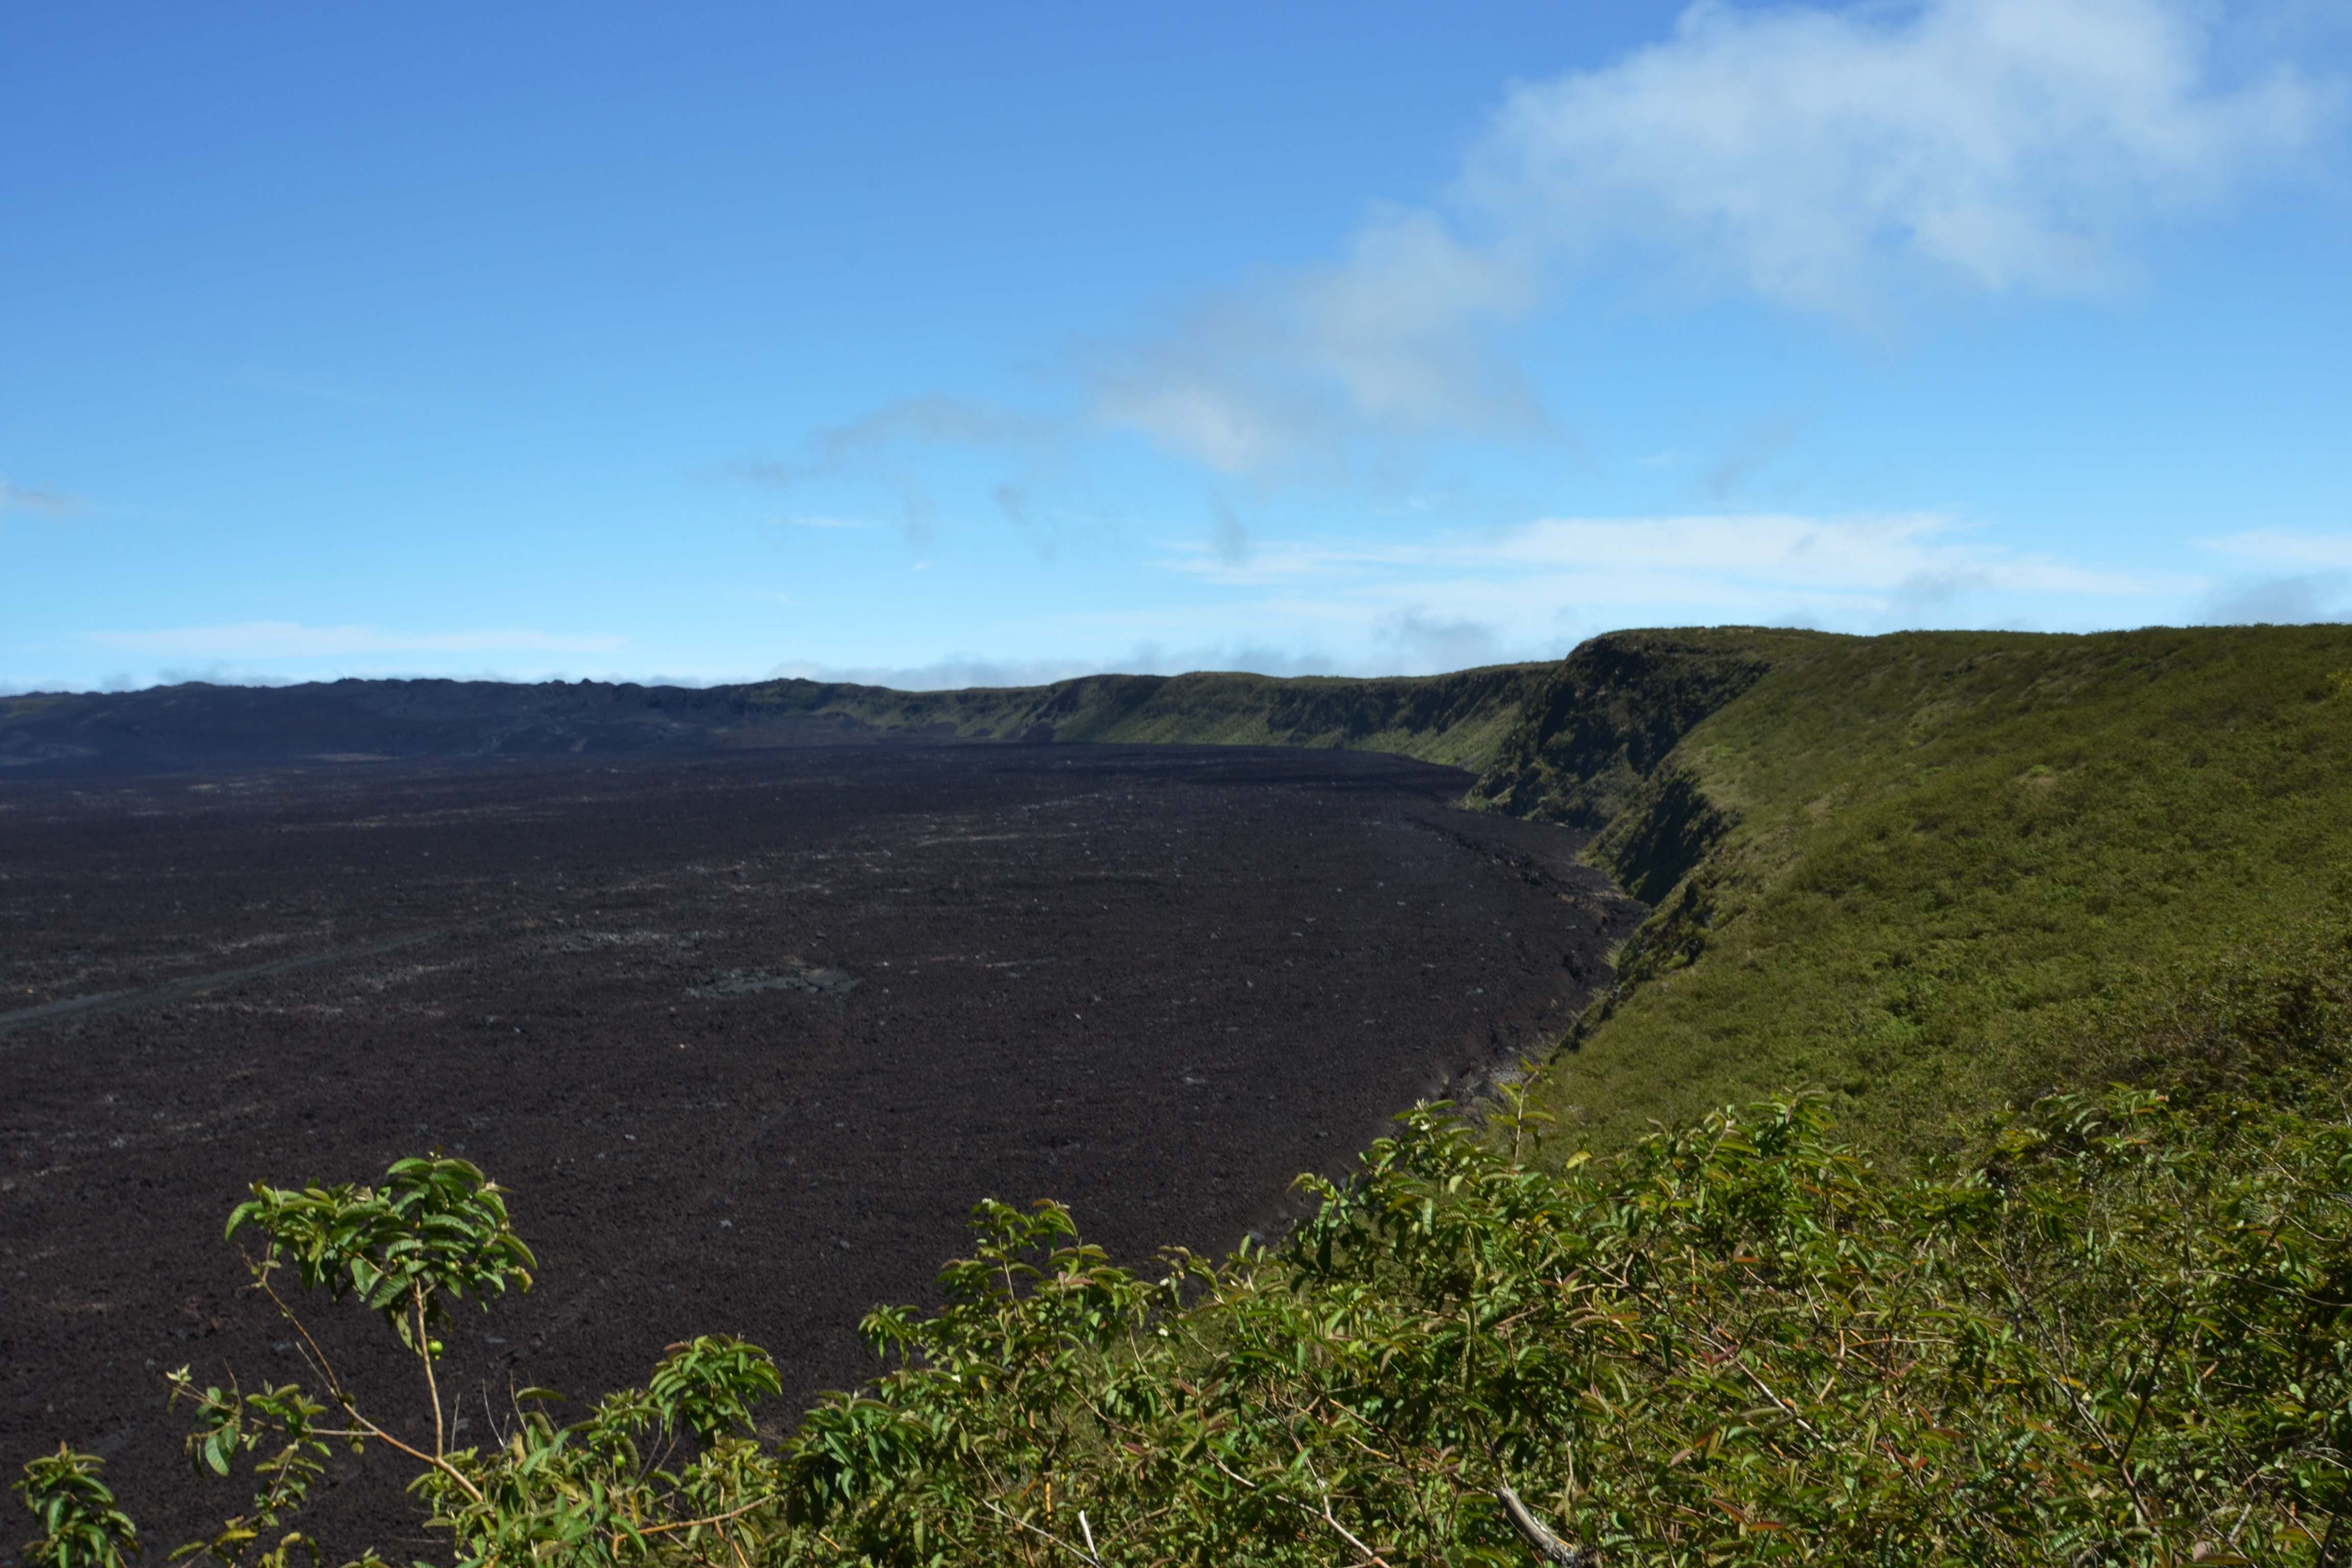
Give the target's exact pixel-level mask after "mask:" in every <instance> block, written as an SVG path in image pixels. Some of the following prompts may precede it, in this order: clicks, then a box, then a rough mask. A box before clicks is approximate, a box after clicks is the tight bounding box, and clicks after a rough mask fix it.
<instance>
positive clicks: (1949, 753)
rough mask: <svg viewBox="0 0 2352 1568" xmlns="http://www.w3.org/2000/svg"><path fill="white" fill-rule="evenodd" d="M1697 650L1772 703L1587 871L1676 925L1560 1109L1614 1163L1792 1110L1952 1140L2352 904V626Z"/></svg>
mask: <svg viewBox="0 0 2352 1568" xmlns="http://www.w3.org/2000/svg"><path fill="white" fill-rule="evenodd" d="M1651 635H1652V636H1653V637H1655V636H1657V634H1651ZM1677 636H1678V637H1681V638H1682V640H1684V641H1685V642H1686V643H1687V644H1688V645H1689V646H1690V647H1693V648H1694V649H1696V650H1698V652H1697V654H1696V655H1694V656H1693V658H1698V659H1702V660H1703V661H1705V660H1711V661H1712V662H1700V663H1698V664H1696V666H1693V668H1698V669H1699V670H1700V671H1701V672H1702V673H1701V675H1700V676H1696V677H1694V676H1690V675H1688V674H1687V672H1686V673H1685V681H1684V684H1685V685H1688V684H1690V683H1691V682H1692V681H1693V680H1696V679H1711V680H1713V681H1715V682H1716V683H1717V686H1720V685H1722V684H1724V683H1726V682H1727V681H1731V680H1744V681H1745V684H1743V685H1742V686H1741V687H1740V689H1739V690H1738V694H1737V695H1736V696H1734V697H1733V698H1731V699H1730V700H1727V701H1724V702H1722V703H1721V704H1720V705H1719V706H1717V707H1716V708H1715V709H1714V710H1713V711H1712V712H1710V713H1708V714H1707V715H1706V716H1705V717H1703V718H1701V719H1700V720H1698V721H1696V722H1695V723H1693V724H1692V725H1690V726H1689V727H1688V729H1687V731H1685V732H1684V733H1683V734H1682V735H1681V736H1680V738H1679V740H1678V741H1677V742H1675V745H1674V746H1673V747H1672V749H1671V750H1668V751H1666V752H1664V753H1663V754H1661V755H1659V756H1657V757H1656V758H1655V760H1654V762H1653V763H1651V764H1650V765H1649V766H1648V767H1647V768H1646V769H1639V768H1637V769H1635V770H1633V771H1635V772H1638V774H1639V776H1638V783H1637V784H1635V785H1634V786H1633V788H1632V790H1631V792H1630V794H1629V795H1626V804H1625V805H1624V806H1623V807H1622V809H1620V810H1619V811H1618V812H1616V813H1615V815H1613V816H1610V817H1609V818H1608V819H1607V820H1606V821H1604V822H1602V823H1601V824H1600V825H1599V826H1600V828H1601V831H1600V835H1599V837H1598V838H1597V839H1596V841H1595V843H1594V844H1593V846H1592V848H1591V855H1592V857H1593V858H1595V859H1596V860H1597V861H1599V862H1600V863H1601V864H1602V865H1604V866H1607V867H1608V868H1611V869H1612V871H1613V872H1615V873H1616V874H1617V875H1618V877H1619V878H1620V879H1621V880H1622V881H1623V882H1624V883H1625V884H1626V885H1627V886H1628V887H1629V888H1631V889H1633V890H1635V891H1636V892H1637V893H1639V894H1640V895H1641V896H1643V897H1644V898H1647V899H1650V900H1654V901H1656V902H1658V904H1659V910H1658V912H1657V914H1656V915H1655V916H1654V918H1653V919H1652V921H1650V923H1649V924H1648V925H1647V926H1646V927H1645V928H1644V929H1643V931H1641V932H1640V933H1639V934H1638V935H1637V936H1636V938H1635V939H1634V940H1633V942H1631V943H1630V944H1629V945H1628V947H1627V950H1626V951H1625V952H1624V953H1623V954H1622V955H1621V962H1620V965H1619V985H1618V989H1617V991H1616V993H1615V994H1612V996H1611V997H1609V998H1607V999H1605V1000H1604V1001H1603V1002H1602V1003H1601V1004H1600V1005H1598V1006H1596V1007H1595V1008H1594V1009H1593V1010H1592V1012H1591V1014H1589V1015H1588V1016H1587V1017H1586V1018H1585V1019H1584V1020H1583V1021H1582V1023H1581V1025H1580V1027H1579V1029H1578V1031H1577V1032H1576V1035H1575V1036H1574V1037H1573V1040H1572V1049H1571V1051H1570V1052H1569V1053H1567V1054H1564V1055H1563V1056H1562V1057H1561V1058H1559V1061H1558V1063H1557V1065H1556V1070H1555V1071H1554V1072H1553V1073H1552V1075H1551V1076H1550V1079H1549V1082H1548V1083H1547V1085H1546V1087H1545V1089H1544V1091H1543V1095H1544V1098H1545V1100H1546V1102H1547V1103H1548V1104H1549V1106H1550V1107H1551V1108H1552V1109H1553V1110H1558V1111H1559V1112H1561V1113H1562V1114H1563V1115H1565V1116H1567V1117H1568V1118H1569V1119H1570V1120H1571V1121H1576V1122H1580V1123H1581V1124H1583V1125H1584V1126H1586V1127H1587V1128H1588V1129H1589V1131H1591V1134H1592V1136H1594V1137H1595V1138H1596V1139H1598V1140H1600V1141H1601V1142H1622V1140H1623V1139H1624V1138H1625V1137H1627V1136H1629V1135H1631V1133H1632V1132H1633V1131H1638V1130H1639V1129H1640V1128H1641V1127H1643V1126H1644V1125H1646V1124H1647V1123H1648V1121H1650V1120H1651V1119H1653V1118H1659V1119H1664V1120H1667V1121H1675V1120H1679V1119H1683V1118H1686V1117H1688V1116H1691V1115H1694V1114H1696V1113H1698V1112H1700V1111H1703V1110H1706V1109H1708V1108H1710V1107H1712V1106H1716V1105H1718V1104H1723V1103H1727V1102H1733V1101H1738V1100H1746V1099H1749V1098H1752V1097H1753V1096H1755V1095H1756V1094H1759V1093H1761V1092H1764V1091H1766V1090H1768V1089H1772V1088H1775V1087H1777V1086H1781V1085H1786V1084H1790V1083H1795V1082H1809V1083H1816V1084H1820V1085H1822V1086H1824V1087H1825V1088H1827V1089H1829V1090H1830V1091H1831V1092H1832V1095H1833V1097H1834V1099H1835V1101H1836V1103H1837V1104H1838V1107H1839V1110H1840V1114H1841V1116H1842V1118H1843V1121H1845V1122H1846V1123H1847V1124H1848V1125H1850V1126H1853V1127H1856V1128H1858V1129H1861V1130H1864V1131H1869V1132H1871V1133H1872V1134H1874V1135H1875V1136H1879V1137H1882V1138H1884V1139H1885V1140H1887V1141H1888V1142H1889V1143H1890V1145H1891V1146H1898V1147H1910V1146H1916V1145H1917V1144H1918V1143H1920V1142H1925V1141H1932V1140H1933V1139H1934V1138H1935V1137H1937V1136H1939V1133H1938V1132H1937V1129H1939V1128H1940V1127H1941V1125H1942V1123H1943V1119H1944V1116H1945V1114H1946V1113H1947V1112H1949V1111H1952V1110H1975V1109H1979V1108H1983V1107H1985V1106H1988V1105H1990V1104H1992V1103H1996V1102H1998V1101H1999V1100H2003V1099H2006V1098H2010V1097H2013V1096H2019V1095H2030V1094H2032V1092H2034V1091H2037V1090H2040V1089H2049V1088H2053V1087H2059V1086H2063V1085H2068V1084H2072V1083H2075V1082H2079V1081H2082V1080H2084V1079H2086V1078H2096V1077H2099V1076H2101V1075H2105V1074H2107V1073H2112V1072H2118V1071H2124V1070H2126V1069H2127V1068H2129V1067H2130V1065H2131V1061H2130V1058H2131V1057H2132V1054H2133V1053H2134V1052H2135V1051H2137V1050H2138V1049H2139V1048H2140V1047H2137V1046H2136V1045H2135V1044H2134V1043H2133V1040H2134V1039H2135V1038H2136V1036H2135V1034H2134V1031H2135V1030H2138V1031H2140V1032H2142V1033H2145V1031H2146V1030H2147V1029H2148V1028H2155V1027H2157V1026H2158V1025H2157V1024H2155V1023H2152V1022H2147V1021H2146V1020H2145V1019H2144V1018H2143V1016H2144V1015H2146V1014H2147V1010H2148V1008H2149V1007H2150V1006H2151V1005H2153V1003H2152V1002H2151V998H2154V997H2156V996H2158V995H2159V994H2162V993H2163V992H2164V991H2165V989H2166V987H2167V986H2168V984H2171V983H2172V982H2173V981H2174V980H2176V979H2177V977H2178V972H2179V970H2180V968H2181V966H2182V965H2184V964H2193V963H2197V962H2200V961H2202V960H2204V959H2206V958H2209V957H2210V955H2211V954H2213V953H2215V952H2221V951H2229V950H2237V949H2245V948H2260V947H2262V946H2263V945H2265V944H2271V943H2277V942H2291V941H2293V940H2295V939H2296V938H2297V937H2298V936H2299V934H2300V933H2302V932H2304V931H2307V930H2309V929H2310V928H2311V926H2312V924H2313V922H2314V921H2319V920H2322V919H2340V918H2341V917H2342V914H2343V911H2344V910H2345V908H2346V905H2347V892H2352V630H2347V628H2344V627H2338V626H2313V627H2269V626H2265V627H2225V628H2206V629H2191V630H2178V629H2165V630H2149V631H2138V632H2129V633H2118V634H2113V635H2105V636H2095V637H2055V636H2027V635H2020V634H2007V633H1914V634H1904V635H1901V636H1895V637H1873V638H1856V637H1818V636H1803V635H1790V634H1777V635H1776V634H1760V633H1744V632H1726V633H1712V634H1677ZM1743 660H1744V661H1746V662H1745V663H1744V664H1743V663H1742V662H1741V661H1743ZM1685 664H1686V665H1690V664H1691V661H1690V660H1685ZM1758 666H1761V667H1762V668H1760V669H1757V670H1756V673H1754V674H1752V675H1746V674H1742V673H1733V674H1729V675H1727V674H1724V673H1722V672H1723V671H1726V670H1729V671H1734V672H1740V671H1744V670H1749V669H1756V667H1758ZM1626 771H1627V770H1622V769H1621V770H1619V773H1620V776H1621V778H1622V774H1623V773H1625V772H1626ZM1600 776H1605V775H1603V774H1602V773H1598V772H1596V771H1595V770H1591V769H1590V768H1586V769H1583V770H1581V771H1579V770H1574V769H1565V770H1561V771H1560V772H1559V773H1558V774H1557V775H1556V776H1555V777H1554V778H1552V779H1549V780H1546V781H1543V783H1542V785H1541V788H1540V789H1539V790H1538V791H1536V792H1535V794H1536V797H1537V798H1538V800H1539V801H1551V800H1562V799H1569V800H1573V798H1574V797H1575V791H1576V790H1578V789H1580V788H1584V787H1587V786H1586V785H1585V783H1584V781H1585V780H1586V779H1589V778H1593V777H1600ZM1614 787H1616V788H1618V789H1620V790H1621V791H1622V790H1623V789H1624V787H1625V786H1624V784H1622V782H1621V783H1620V784H1618V785H1616V786H1614ZM1505 798H1511V797H1505ZM2134 1019H2142V1020H2143V1021H2142V1022H2140V1023H2134V1022H2131V1020H2134Z"/></svg>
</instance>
